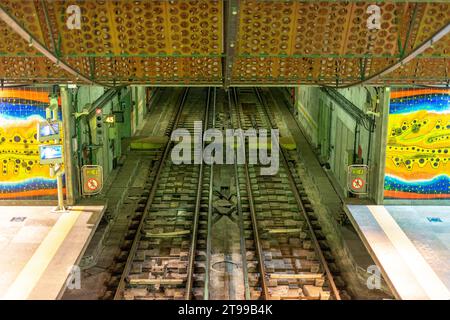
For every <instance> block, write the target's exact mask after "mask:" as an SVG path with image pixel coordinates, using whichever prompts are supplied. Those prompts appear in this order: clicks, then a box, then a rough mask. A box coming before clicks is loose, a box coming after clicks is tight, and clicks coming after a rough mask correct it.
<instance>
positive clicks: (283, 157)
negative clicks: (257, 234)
mask: <svg viewBox="0 0 450 320" xmlns="http://www.w3.org/2000/svg"><path fill="white" fill-rule="evenodd" d="M260 90H261V89H260V88H254V91H255V94H256V96H257V97H258V100H259V102H260V104H261V106H262V107H263V111H264V114H265V115H266V117H267V120H268V121H269V123H270V126H271V127H272V128H273V129H275V128H277V127H278V126H277V125H276V123H275V122H274V120H273V119H272V118H271V117H270V115H269V112H268V110H267V108H268V107H267V103H266V101H265V100H264V98H263V96H262V94H261V92H260ZM280 153H281V160H282V162H283V165H284V167H285V168H286V172H287V173H288V174H287V177H288V180H289V183H290V185H291V189H292V191H293V194H294V197H295V200H296V201H297V204H298V206H299V207H300V211H301V213H302V215H303V217H304V218H305V221H306V224H307V225H308V229H309V231H310V234H311V239H312V240H313V244H314V249H315V251H316V253H317V255H318V256H319V260H320V263H321V264H322V267H323V268H324V271H325V274H326V277H327V279H328V282H329V285H330V287H331V290H332V291H333V294H334V297H335V299H336V300H341V296H340V294H339V289H338V288H337V286H336V283H335V282H334V279H333V275H332V274H331V271H330V268H329V267H328V262H327V261H326V259H325V256H324V255H323V252H322V249H321V248H320V244H319V241H318V240H317V237H316V234H315V233H314V228H313V226H312V224H311V221H310V219H309V217H308V214H307V213H306V208H305V204H304V203H303V200H302V198H301V196H300V192H299V190H298V188H297V185H296V183H295V181H294V178H293V177H292V173H291V170H290V168H289V163H288V161H287V156H286V154H285V152H284V150H283V148H280Z"/></svg>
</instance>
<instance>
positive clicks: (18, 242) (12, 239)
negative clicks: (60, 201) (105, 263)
mask: <svg viewBox="0 0 450 320" xmlns="http://www.w3.org/2000/svg"><path fill="white" fill-rule="evenodd" d="M52 209H53V207H47V206H0V253H1V254H0V299H57V298H59V296H60V295H61V294H62V292H63V289H64V288H65V285H66V281H67V278H68V276H69V274H70V271H71V269H72V267H73V266H74V265H76V264H77V263H78V262H79V259H80V258H81V256H82V254H83V252H84V251H85V249H86V247H87V245H88V243H89V240H90V239H91V237H92V235H93V233H94V231H95V229H96V227H97V225H98V223H99V221H100V219H101V217H102V215H103V212H104V209H105V207H104V206H75V207H71V208H70V211H68V212H65V213H54V212H52Z"/></svg>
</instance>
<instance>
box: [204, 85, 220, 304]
mask: <svg viewBox="0 0 450 320" xmlns="http://www.w3.org/2000/svg"><path fill="white" fill-rule="evenodd" d="M216 97H217V89H216V88H213V99H212V102H213V105H212V108H213V110H212V124H211V128H213V129H214V128H215V127H216V119H215V117H216ZM209 169H210V174H209V190H208V217H207V231H206V263H205V288H204V291H203V299H204V300H209V280H210V279H209V277H210V273H209V269H210V267H211V246H212V241H211V240H212V239H211V229H212V213H213V184H214V164H213V163H211V164H210V166H209Z"/></svg>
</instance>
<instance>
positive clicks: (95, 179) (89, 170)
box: [81, 165, 103, 195]
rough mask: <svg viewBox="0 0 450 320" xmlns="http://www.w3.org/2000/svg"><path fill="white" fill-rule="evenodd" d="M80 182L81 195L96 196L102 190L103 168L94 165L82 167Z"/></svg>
mask: <svg viewBox="0 0 450 320" xmlns="http://www.w3.org/2000/svg"><path fill="white" fill-rule="evenodd" d="M81 180H82V184H83V188H82V191H83V195H95V194H98V193H99V192H101V191H102V189H103V168H102V167H101V166H94V165H88V166H83V167H82V168H81Z"/></svg>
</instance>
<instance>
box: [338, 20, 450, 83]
mask: <svg viewBox="0 0 450 320" xmlns="http://www.w3.org/2000/svg"><path fill="white" fill-rule="evenodd" d="M449 32H450V23H448V24H447V25H446V26H444V27H443V28H441V29H440V30H439V31H437V32H436V33H435V34H434V35H433V36H431V37H430V38H429V39H428V40H426V41H425V42H423V43H422V44H421V45H420V46H418V47H417V48H416V49H414V50H413V51H411V52H410V53H409V54H408V55H406V56H405V57H404V58H402V59H400V60H399V61H398V62H396V63H394V64H393V65H391V66H389V67H387V68H385V69H383V70H382V71H380V72H378V73H376V74H374V75H372V76H370V77H368V78H366V79H365V80H362V81H358V82H356V83H352V84H348V85H343V86H336V87H335V88H340V89H344V88H349V87H353V86H357V85H362V84H366V83H370V82H373V81H376V80H378V79H380V78H383V77H384V76H385V75H388V74H389V73H391V72H393V71H395V70H397V69H398V68H400V67H401V66H404V65H405V64H407V63H408V62H410V61H411V60H413V59H414V58H416V57H417V56H418V55H420V54H421V53H422V52H424V51H426V50H427V49H429V48H430V47H432V46H433V45H434V44H435V43H436V42H438V41H439V40H440V39H442V38H443V37H445V36H446V35H447V34H448V33H449Z"/></svg>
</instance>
